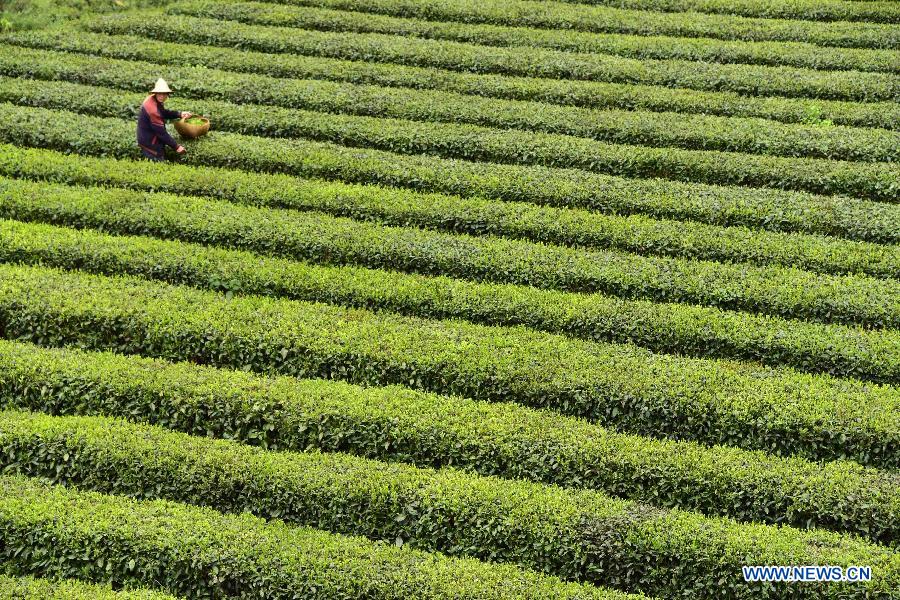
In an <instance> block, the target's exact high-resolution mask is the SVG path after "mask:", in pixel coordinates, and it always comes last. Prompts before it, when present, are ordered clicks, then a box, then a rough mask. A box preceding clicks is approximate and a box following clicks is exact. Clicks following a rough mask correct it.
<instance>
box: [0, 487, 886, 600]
mask: <svg viewBox="0 0 900 600" xmlns="http://www.w3.org/2000/svg"><path fill="white" fill-rule="evenodd" d="M0 539H2V540H3V542H4V543H3V545H2V546H0V558H2V559H4V560H6V561H7V562H9V563H11V564H12V565H13V566H14V568H15V569H16V570H17V571H18V572H35V571H39V572H43V573H46V574H48V575H53V576H57V577H59V576H64V577H65V576H72V575H78V576H79V577H81V578H84V579H90V580H95V581H113V582H115V583H117V584H126V585H141V584H143V585H147V584H152V585H154V586H156V587H159V588H161V589H165V590H166V591H169V592H171V593H174V594H179V595H184V596H186V597H189V598H222V597H243V598H267V599H271V600H281V599H284V600H289V599H290V600H293V599H294V598H318V599H328V598H335V599H338V598H348V597H366V598H374V599H380V598H384V599H398V598H423V599H431V598H435V599H437V598H446V599H448V600H449V599H451V598H460V597H477V598H486V599H489V598H497V599H499V598H517V599H518V598H523V599H525V598H527V599H534V600H538V599H541V600H542V599H545V598H547V599H551V598H552V599H556V598H559V599H562V598H569V599H575V598H578V599H588V598H598V599H599V598H610V599H621V600H626V599H627V598H629V596H625V595H624V594H621V593H618V592H611V591H606V590H601V589H598V588H594V587H590V586H586V585H578V584H575V583H562V582H561V581H560V580H559V579H556V578H553V577H548V576H546V575H539V574H537V573H532V572H529V571H524V570H521V569H518V568H515V567H512V566H505V565H492V564H487V563H482V562H478V561H475V560H472V559H454V558H446V557H442V556H437V555H433V554H427V553H424V552H418V551H415V550H410V549H406V548H403V549H401V548H395V547H393V546H389V545H387V544H374V543H372V542H370V541H368V540H363V539H360V538H351V537H345V536H339V535H334V534H329V533H324V532H321V531H317V530H315V529H310V528H305V527H289V526H287V525H285V524H284V523H282V522H280V521H272V522H266V521H263V520H262V519H260V518H258V517H252V516H250V515H248V514H242V515H223V514H221V513H218V512H215V511H212V510H210V509H203V508H199V507H193V506H187V505H184V504H176V503H173V502H163V501H154V502H147V501H143V502H141V501H136V500H133V499H130V498H124V497H118V496H105V495H102V494H97V493H90V492H79V491H75V490H70V489H66V488H63V487H61V486H52V487H51V486H48V485H47V484H45V483H41V482H38V481H36V480H32V479H26V478H23V477H14V476H3V477H0ZM848 550H849V551H850V552H851V553H852V554H855V553H859V554H861V555H863V556H865V557H866V558H867V559H868V558H869V557H871V558H873V559H877V558H878V557H877V556H876V555H874V553H873V552H872V550H870V549H868V548H866V547H860V546H857V547H855V548H854V547H853V546H850V548H849V549H848ZM854 551H855V552H854ZM886 566H887V564H886ZM376 573H377V576H373V574H376ZM632 598H634V597H633V596H632Z"/></svg>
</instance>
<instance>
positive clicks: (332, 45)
mask: <svg viewBox="0 0 900 600" xmlns="http://www.w3.org/2000/svg"><path fill="white" fill-rule="evenodd" d="M84 27H85V28H87V29H88V30H90V31H94V32H102V33H108V34H129V35H139V36H142V37H149V38H153V39H161V40H166V41H171V42H180V43H184V42H189V43H194V44H202V45H211V46H225V47H239V48H245V49H249V50H257V51H262V52H275V53H289V54H302V55H311V56H321V57H327V58H339V59H342V60H365V61H371V62H380V63H394V64H402V65H410V66H417V67H431V68H439V69H448V70H451V71H462V72H470V73H493V74H502V75H517V76H526V77H541V78H551V79H582V80H587V81H606V82H613V83H639V84H644V85H661V86H666V87H678V88H688V89H695V90H703V91H720V90H722V91H730V92H738V93H741V94H747V95H755V96H787V97H801V98H803V97H807V98H821V99H829V100H857V101H865V102H872V101H879V100H880V101H888V100H897V98H898V97H900V75H894V74H889V73H868V72H865V71H855V72H852V73H847V72H839V71H816V70H811V69H797V68H794V67H766V66H757V65H738V64H721V63H698V62H692V61H683V60H651V59H645V60H635V59H632V58H624V57H618V56H612V55H602V54H576V53H572V52H563V51H559V50H547V49H540V48H523V47H517V48H498V47H488V46H479V45H475V44H463V43H459V42H445V41H439V40H424V39H420V38H413V37H401V36H391V35H382V34H374V33H371V34H364V33H333V32H323V31H311V30H302V29H296V28H290V27H263V26H258V25H244V24H241V23H236V22H233V21H221V20H217V19H204V18H196V17H186V16H179V15H169V16H167V17H166V18H165V19H147V18H146V16H144V15H116V16H110V17H104V18H98V19H96V20H93V21H88V22H85V23H84ZM898 29H900V28H898Z"/></svg>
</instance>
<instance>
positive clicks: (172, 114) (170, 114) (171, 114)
mask: <svg viewBox="0 0 900 600" xmlns="http://www.w3.org/2000/svg"><path fill="white" fill-rule="evenodd" d="M183 114H184V113H182V112H180V111H177V110H167V109H165V108H163V109H162V116H163V118H164V119H166V120H171V119H180V118H181V116H182V115H183Z"/></svg>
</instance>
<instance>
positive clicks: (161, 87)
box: [150, 77, 172, 94]
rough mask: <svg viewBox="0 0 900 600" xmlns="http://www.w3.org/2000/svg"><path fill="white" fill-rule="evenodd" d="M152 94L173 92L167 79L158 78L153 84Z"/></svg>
mask: <svg viewBox="0 0 900 600" xmlns="http://www.w3.org/2000/svg"><path fill="white" fill-rule="evenodd" d="M150 93H151V94H171V93H172V90H170V89H169V84H168V83H166V80H165V79H163V78H162V77H160V78H159V79H157V80H156V85H155V86H153V89H152V90H150Z"/></svg>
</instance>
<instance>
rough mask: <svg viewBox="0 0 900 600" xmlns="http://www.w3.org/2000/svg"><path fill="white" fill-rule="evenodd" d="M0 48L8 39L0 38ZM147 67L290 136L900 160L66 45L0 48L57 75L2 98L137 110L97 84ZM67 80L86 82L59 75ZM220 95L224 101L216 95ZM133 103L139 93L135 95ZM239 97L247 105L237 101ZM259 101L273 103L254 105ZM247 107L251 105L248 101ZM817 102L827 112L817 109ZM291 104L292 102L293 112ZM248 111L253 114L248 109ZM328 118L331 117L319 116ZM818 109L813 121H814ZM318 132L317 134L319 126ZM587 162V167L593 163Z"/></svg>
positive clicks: (135, 79) (712, 125)
mask: <svg viewBox="0 0 900 600" xmlns="http://www.w3.org/2000/svg"><path fill="white" fill-rule="evenodd" d="M0 47H2V46H0ZM149 73H166V74H167V75H166V76H167V77H168V78H169V79H170V80H172V81H173V82H177V84H178V92H179V96H178V100H177V101H178V102H194V103H195V102H196V100H183V99H182V96H184V95H187V96H188V98H191V99H197V98H203V99H208V100H209V101H208V102H202V103H200V104H201V109H202V110H207V111H215V113H213V114H216V125H217V128H220V129H221V128H224V129H228V130H233V131H245V132H247V131H250V132H254V133H260V134H266V135H275V136H286V135H291V134H292V133H295V132H299V133H300V134H302V133H305V131H304V130H298V127H297V121H298V113H297V109H307V110H311V111H319V112H328V113H342V114H352V115H359V116H368V117H390V118H395V119H409V120H413V121H425V122H428V121H437V122H443V123H457V124H469V125H481V126H489V127H496V128H500V129H521V130H526V131H535V132H538V133H548V134H564V135H572V136H577V137H585V138H591V139H596V140H601V141H607V142H613V143H625V144H643V145H648V146H661V147H666V146H668V147H676V148H685V149H689V150H720V151H735V152H748V153H751V154H769V155H774V156H796V157H811V158H831V159H840V160H858V161H896V160H897V159H898V158H900V132H898V131H890V130H882V129H871V128H868V129H860V128H850V127H830V128H822V127H809V126H804V125H787V124H783V123H777V122H772V121H769V120H763V119H745V118H734V117H715V116H707V115H702V116H701V115H685V114H679V113H653V112H645V111H634V110H630V111H626V110H621V111H615V110H603V111H600V110H595V109H583V108H576V107H564V106H555V105H551V104H544V103H538V102H522V101H512V100H502V99H493V98H491V99H488V98H480V97H473V96H466V95H462V94H451V93H448V92H429V91H423V90H410V89H408V88H388V87H376V86H359V85H353V84H341V83H331V82H325V81H315V80H313V81H310V80H304V81H292V80H288V81H285V80H280V79H275V78H271V77H265V76H260V75H239V74H234V73H229V72H225V71H217V70H213V69H201V68H195V67H188V68H184V67H177V66H176V67H165V66H162V65H158V64H153V63H145V62H140V61H137V62H136V61H130V60H129V61H124V60H112V59H104V58H99V57H93V56H79V55H72V54H68V53H60V52H50V51H43V50H28V49H22V48H16V49H15V52H10V54H9V55H8V58H6V57H4V56H0V74H4V75H8V76H10V77H34V78H37V79H42V80H52V81H53V82H54V83H37V82H29V81H22V80H16V79H6V78H2V87H0V89H2V90H3V96H2V97H0V98H2V99H3V100H8V101H13V102H15V101H19V102H25V100H21V99H22V98H27V97H28V96H29V95H34V94H38V95H39V96H40V97H41V102H42V104H43V105H45V106H48V107H49V106H50V105H51V103H52V105H53V106H56V107H58V108H64V109H68V110H78V109H79V102H75V101H73V100H72V99H73V98H79V97H83V98H85V99H87V98H90V101H89V102H88V104H87V105H86V106H85V105H84V104H83V102H84V101H82V103H81V106H84V109H85V110H92V109H93V103H96V102H98V98H97V96H100V97H103V98H105V102H109V103H110V104H111V107H109V112H114V113H123V114H129V115H130V113H131V109H132V107H131V106H130V104H131V103H132V102H133V101H131V100H130V101H129V102H128V104H129V105H128V106H119V105H118V104H117V100H116V99H117V98H121V96H120V95H116V94H115V93H113V92H111V91H109V90H103V89H98V87H111V88H117V89H123V90H129V91H133V92H139V93H142V94H143V93H146V91H147V89H148V88H149V87H150V85H149V83H148V81H147V79H148V74H149ZM59 80H68V81H71V82H77V83H81V84H87V86H88V87H85V86H70V85H66V84H62V83H58V82H59ZM221 100H224V101H226V102H227V103H224V102H219V101H221ZM134 101H137V98H135V99H134ZM236 104H240V105H243V106H242V107H241V108H238V107H236V106H235V105H236ZM253 104H263V105H268V106H253ZM247 105H249V106H247ZM812 108H815V110H817V111H818V112H816V113H815V114H817V115H819V114H821V107H811V109H812ZM288 109H290V110H288ZM248 113H250V114H249V115H248ZM313 116H316V117H318V118H321V119H325V121H326V122H327V121H328V119H329V117H324V116H323V115H320V114H318V113H316V114H314V115H313ZM820 122H821V119H820V118H818V117H817V119H816V120H815V121H809V124H812V125H818V124H820ZM320 135H321V134H320ZM530 137H531V138H535V139H536V140H538V142H537V143H542V142H543V145H545V146H547V147H548V148H551V149H552V148H558V147H559V146H560V145H562V144H561V141H562V143H564V144H565V145H563V146H562V148H561V150H560V151H561V152H562V153H563V154H562V155H561V156H560V159H565V157H566V156H568V155H571V154H572V151H571V150H569V148H570V147H573V148H574V151H575V152H578V151H579V147H578V146H579V144H580V145H581V146H582V148H581V149H582V151H591V148H593V149H594V151H595V153H597V154H599V153H600V152H597V150H598V148H599V149H600V150H601V151H602V148H603V147H601V146H598V145H596V144H594V145H590V144H589V143H588V146H584V145H585V143H586V142H583V141H581V140H571V139H570V138H560V137H558V136H540V135H538V136H530ZM585 168H588V169H590V168H591V165H590V164H588V165H587V166H586V167H585Z"/></svg>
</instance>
